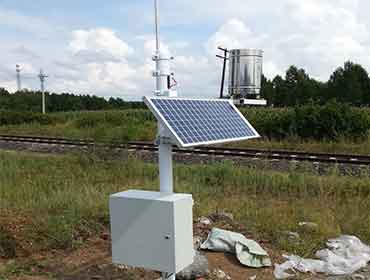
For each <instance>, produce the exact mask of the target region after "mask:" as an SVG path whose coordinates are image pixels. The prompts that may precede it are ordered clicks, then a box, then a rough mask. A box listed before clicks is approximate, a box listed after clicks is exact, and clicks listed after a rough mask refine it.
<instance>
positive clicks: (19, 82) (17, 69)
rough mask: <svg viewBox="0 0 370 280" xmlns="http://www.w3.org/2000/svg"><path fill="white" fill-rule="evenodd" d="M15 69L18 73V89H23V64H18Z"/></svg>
mask: <svg viewBox="0 0 370 280" xmlns="http://www.w3.org/2000/svg"><path fill="white" fill-rule="evenodd" d="M15 71H16V73H17V90H18V91H21V90H22V83H21V71H22V69H21V66H20V65H18V64H17V65H16V66H15Z"/></svg>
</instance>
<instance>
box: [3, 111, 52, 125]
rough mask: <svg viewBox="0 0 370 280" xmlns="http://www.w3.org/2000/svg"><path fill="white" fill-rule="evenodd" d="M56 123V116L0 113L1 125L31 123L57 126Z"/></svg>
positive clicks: (30, 113) (29, 113) (11, 112)
mask: <svg viewBox="0 0 370 280" xmlns="http://www.w3.org/2000/svg"><path fill="white" fill-rule="evenodd" d="M56 121H57V120H56V118H55V117H54V116H51V115H43V114H40V113H32V112H15V111H0V125H20V124H29V123H37V124H41V125H50V124H55V123H56Z"/></svg>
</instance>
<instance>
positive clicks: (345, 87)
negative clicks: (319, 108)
mask: <svg viewBox="0 0 370 280" xmlns="http://www.w3.org/2000/svg"><path fill="white" fill-rule="evenodd" d="M331 98H335V99H336V100H337V101H338V102H342V103H349V104H351V105H355V106H361V105H369V104H370V79H369V74H368V73H367V72H366V70H365V69H364V68H363V67H362V66H361V65H359V64H355V63H353V62H351V61H347V62H346V63H345V64H344V67H339V68H338V69H337V70H335V71H334V73H333V74H332V75H331V77H330V79H329V81H328V86H327V99H331Z"/></svg>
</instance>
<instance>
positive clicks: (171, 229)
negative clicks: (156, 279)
mask: <svg viewBox="0 0 370 280" xmlns="http://www.w3.org/2000/svg"><path fill="white" fill-rule="evenodd" d="M192 207H193V199H192V196H191V195H189V194H165V193H159V192H147V191H137V190H131V191H127V192H121V193H118V194H114V195H111V197H110V217H111V233H112V256H113V263H116V264H126V265H130V266H134V267H142V268H145V269H152V270H157V271H165V272H168V273H177V272H179V271H181V270H182V269H184V268H185V267H186V266H188V265H190V264H191V263H192V262H193V256H194V250H193V228H192V226H193V225H192V224H193V222H192Z"/></svg>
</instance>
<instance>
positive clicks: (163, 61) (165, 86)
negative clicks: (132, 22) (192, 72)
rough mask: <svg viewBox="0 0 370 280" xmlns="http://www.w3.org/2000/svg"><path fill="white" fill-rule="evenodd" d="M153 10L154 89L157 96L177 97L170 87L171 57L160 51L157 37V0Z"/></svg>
mask: <svg viewBox="0 0 370 280" xmlns="http://www.w3.org/2000/svg"><path fill="white" fill-rule="evenodd" d="M154 11H155V49H156V50H155V54H154V56H153V61H155V71H154V72H153V77H155V81H156V82H155V91H154V94H155V95H157V96H168V97H177V92H176V91H175V90H172V89H171V87H172V86H171V76H172V75H173V74H172V73H171V70H170V60H172V59H173V57H168V56H166V55H165V54H163V53H162V52H161V49H160V47H161V46H160V38H159V5H158V0H154Z"/></svg>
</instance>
